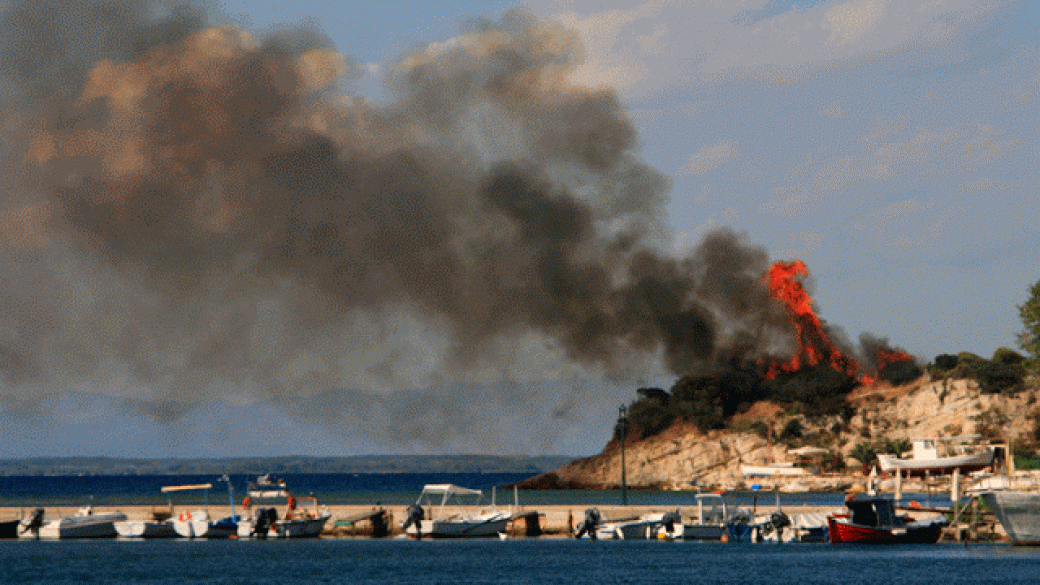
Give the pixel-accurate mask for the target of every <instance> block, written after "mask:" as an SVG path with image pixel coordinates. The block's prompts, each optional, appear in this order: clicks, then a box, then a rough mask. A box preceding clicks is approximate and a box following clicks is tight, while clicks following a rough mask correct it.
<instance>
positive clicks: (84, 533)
mask: <svg viewBox="0 0 1040 585" xmlns="http://www.w3.org/2000/svg"><path fill="white" fill-rule="evenodd" d="M122 520H126V514H123V513H122V512H102V513H95V512H94V509H93V507H91V506H89V505H87V506H83V507H82V508H80V509H79V510H77V511H76V513H75V514H74V515H72V516H63V517H61V518H57V519H55V520H50V521H48V522H44V523H43V525H42V526H40V529H39V534H38V537H39V538H115V536H116V535H117V533H116V529H115V523H116V522H120V521H122ZM25 535H28V532H27V533H25ZM32 536H37V535H32Z"/></svg>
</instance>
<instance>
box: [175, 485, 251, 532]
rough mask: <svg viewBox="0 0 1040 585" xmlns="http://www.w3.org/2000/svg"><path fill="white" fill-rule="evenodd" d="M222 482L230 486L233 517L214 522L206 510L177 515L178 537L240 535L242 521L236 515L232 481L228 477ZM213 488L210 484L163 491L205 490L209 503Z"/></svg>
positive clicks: (229, 493)
mask: <svg viewBox="0 0 1040 585" xmlns="http://www.w3.org/2000/svg"><path fill="white" fill-rule="evenodd" d="M221 480H222V481H226V482H227V484H228V502H229V505H230V507H231V515H230V516H227V517H225V518H221V519H220V520H217V521H216V522H214V521H212V520H211V519H210V516H209V511H208V510H205V509H199V510H195V511H193V512H187V511H185V512H181V513H180V514H178V515H177V519H176V520H173V521H172V524H173V529H174V530H175V531H177V534H178V535H180V536H182V537H184V538H230V537H233V536H237V535H238V522H239V520H241V516H238V515H236V514H235V493H234V490H233V489H232V488H231V480H230V479H229V478H228V476H226V475H225V476H224V477H222V478H221ZM212 487H213V484H210V483H204V484H198V485H187V486H167V487H164V488H163V491H164V492H173V491H183V490H205V493H206V497H207V501H208V494H209V489H210V488H212Z"/></svg>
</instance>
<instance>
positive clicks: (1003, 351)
mask: <svg viewBox="0 0 1040 585" xmlns="http://www.w3.org/2000/svg"><path fill="white" fill-rule="evenodd" d="M1025 359H1026V358H1025V356H1023V355H1022V354H1020V353H1018V352H1017V351H1015V350H1013V349H1010V348H1007V347H1001V348H999V349H997V351H995V352H993V360H992V361H993V363H997V364H1004V365H1006V366H1017V365H1021V364H1022V362H1024V361H1025Z"/></svg>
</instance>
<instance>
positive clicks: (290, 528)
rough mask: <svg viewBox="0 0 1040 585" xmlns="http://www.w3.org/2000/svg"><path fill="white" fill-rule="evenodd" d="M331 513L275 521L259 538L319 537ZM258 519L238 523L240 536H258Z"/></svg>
mask: <svg viewBox="0 0 1040 585" xmlns="http://www.w3.org/2000/svg"><path fill="white" fill-rule="evenodd" d="M330 517H331V516H329V515H322V516H319V517H317V518H297V519H292V520H279V521H278V522H275V524H274V526H273V527H271V529H270V531H269V532H268V533H267V534H266V535H263V536H259V538H317V537H319V536H321V533H322V532H323V531H324V530H325V524H326V523H327V522H328V521H329V518H330ZM255 525H256V520H249V521H243V522H240V523H239V524H238V537H239V538H258V535H257V534H255V533H254V527H255Z"/></svg>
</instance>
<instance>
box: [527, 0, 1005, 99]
mask: <svg viewBox="0 0 1040 585" xmlns="http://www.w3.org/2000/svg"><path fill="white" fill-rule="evenodd" d="M535 4H537V2H535ZM557 6H558V5H556V4H549V3H545V6H543V8H542V10H541V12H543V13H545V14H546V15H548V16H551V17H553V18H555V19H557V20H559V21H560V22H561V23H562V24H563V25H564V26H566V27H568V28H571V29H573V30H575V31H577V32H578V34H579V36H580V37H581V39H582V42H583V44H584V46H585V63H584V64H583V65H582V66H581V67H579V68H578V69H577V70H576V71H575V72H574V76H573V80H574V81H575V82H577V83H580V84H583V85H589V86H595V87H598V86H611V87H614V88H616V89H618V90H619V91H621V92H622V93H625V94H628V95H647V94H650V93H653V92H655V91H658V90H662V89H669V88H676V87H680V86H686V85H688V84H690V83H696V82H706V81H709V80H710V79H711V78H712V77H714V76H718V75H737V76H741V77H747V76H748V75H749V74H750V75H758V76H767V77H770V78H775V77H777V76H789V75H792V74H805V73H809V72H811V71H813V70H815V69H817V68H818V67H821V66H822V67H827V66H832V65H833V64H841V63H847V62H849V61H850V60H853V59H857V58H860V57H863V56H871V55H880V54H881V53H883V52H885V51H891V50H895V49H900V48H903V47H908V46H910V45H914V46H918V47H922V46H937V45H944V44H946V43H949V42H950V41H951V40H952V39H953V38H955V37H956V36H957V35H958V34H960V33H961V31H962V30H964V26H965V23H970V22H975V21H977V20H978V19H979V18H980V17H981V16H983V15H984V14H986V13H987V12H988V11H989V10H992V9H993V8H994V5H993V4H992V3H990V2H983V1H980V0H946V1H943V2H927V3H922V2H909V1H903V0H900V1H891V0H851V1H847V2H831V3H826V4H823V5H822V6H819V7H815V8H811V9H803V8H800V7H797V6H796V7H792V8H790V9H787V10H786V11H783V12H777V10H776V7H775V5H774V4H773V2H772V1H771V0H755V1H748V2H701V3H676V2H668V1H664V0H650V1H646V2H643V3H641V4H638V5H636V6H635V7H633V8H628V9H611V10H601V9H600V4H599V3H594V2H573V3H569V6H571V9H570V10H568V11H567V12H563V13H558V12H555V10H556V7H557ZM749 15H750V16H749ZM755 15H767V16H763V17H758V16H755Z"/></svg>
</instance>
